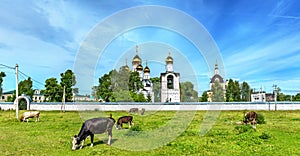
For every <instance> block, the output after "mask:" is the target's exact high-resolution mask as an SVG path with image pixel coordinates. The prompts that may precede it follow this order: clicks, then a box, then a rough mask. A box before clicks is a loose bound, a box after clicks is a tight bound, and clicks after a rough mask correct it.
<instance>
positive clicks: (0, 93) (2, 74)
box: [0, 72, 6, 96]
mask: <svg viewBox="0 0 300 156" xmlns="http://www.w3.org/2000/svg"><path fill="white" fill-rule="evenodd" d="M5 76H6V75H5V73H4V72H0V96H1V95H2V92H3V89H2V82H3V77H5Z"/></svg>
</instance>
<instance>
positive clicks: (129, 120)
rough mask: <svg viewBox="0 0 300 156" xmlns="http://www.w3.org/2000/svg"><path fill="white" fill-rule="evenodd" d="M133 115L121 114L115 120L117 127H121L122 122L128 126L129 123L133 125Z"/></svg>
mask: <svg viewBox="0 0 300 156" xmlns="http://www.w3.org/2000/svg"><path fill="white" fill-rule="evenodd" d="M132 119H133V117H132V116H122V117H120V118H119V119H118V121H117V126H116V128H117V129H121V128H122V125H123V123H129V128H130V126H131V125H134V123H133V122H132Z"/></svg>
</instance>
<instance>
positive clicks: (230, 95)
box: [226, 79, 234, 102]
mask: <svg viewBox="0 0 300 156" xmlns="http://www.w3.org/2000/svg"><path fill="white" fill-rule="evenodd" d="M226 101H227V102H232V101H234V82H233V80H232V79H229V81H228V85H227V87H226Z"/></svg>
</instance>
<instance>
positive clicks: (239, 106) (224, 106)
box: [0, 102, 300, 111]
mask: <svg viewBox="0 0 300 156" xmlns="http://www.w3.org/2000/svg"><path fill="white" fill-rule="evenodd" d="M61 106H62V103H61V102H43V103H31V104H30V109H31V110H46V111H51V110H61ZM0 108H1V109H2V110H8V109H15V106H14V104H13V103H12V102H2V103H0ZM130 108H139V109H141V108H145V109H146V110H155V111H157V110H173V111H177V110H300V102H260V103H258V102H180V103H134V102H110V103H107V102H106V103H101V102H67V103H66V104H65V110H67V111H83V110H103V111H128V110H129V109H130Z"/></svg>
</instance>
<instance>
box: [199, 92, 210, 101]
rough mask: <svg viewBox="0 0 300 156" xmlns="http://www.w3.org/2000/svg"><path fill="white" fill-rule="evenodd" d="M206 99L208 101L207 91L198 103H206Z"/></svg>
mask: <svg viewBox="0 0 300 156" xmlns="http://www.w3.org/2000/svg"><path fill="white" fill-rule="evenodd" d="M207 99H208V95H207V91H204V92H203V93H202V96H201V98H200V102H207Z"/></svg>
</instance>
